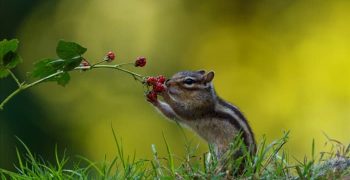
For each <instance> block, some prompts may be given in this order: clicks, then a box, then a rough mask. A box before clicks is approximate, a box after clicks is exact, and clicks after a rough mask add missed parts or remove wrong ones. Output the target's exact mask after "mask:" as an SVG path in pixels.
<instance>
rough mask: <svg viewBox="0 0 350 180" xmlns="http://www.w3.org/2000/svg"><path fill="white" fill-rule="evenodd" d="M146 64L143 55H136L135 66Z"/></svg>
mask: <svg viewBox="0 0 350 180" xmlns="http://www.w3.org/2000/svg"><path fill="white" fill-rule="evenodd" d="M145 65H146V58H145V57H142V56H140V57H137V59H136V61H135V67H143V66H145Z"/></svg>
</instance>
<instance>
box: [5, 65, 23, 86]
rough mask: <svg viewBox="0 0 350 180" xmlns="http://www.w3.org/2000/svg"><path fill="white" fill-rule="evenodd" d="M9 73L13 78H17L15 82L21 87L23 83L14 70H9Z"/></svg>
mask: <svg viewBox="0 0 350 180" xmlns="http://www.w3.org/2000/svg"><path fill="white" fill-rule="evenodd" d="M7 71H8V72H9V73H10V75H11V77H12V78H13V80H15V82H16V83H17V85H18V87H21V86H22V85H21V83H20V82H19V80H18V78H17V77H16V75H15V74H13V72H12V71H11V70H9V69H8V70H7Z"/></svg>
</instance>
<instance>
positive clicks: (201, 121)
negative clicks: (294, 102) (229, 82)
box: [153, 70, 256, 156]
mask: <svg viewBox="0 0 350 180" xmlns="http://www.w3.org/2000/svg"><path fill="white" fill-rule="evenodd" d="M213 78H214V72H212V71H211V72H208V73H206V72H205V71H203V70H200V71H183V72H178V73H176V74H175V75H174V76H173V77H172V78H170V79H169V80H167V82H166V83H165V85H166V87H167V88H166V91H164V92H163V93H162V94H161V96H162V97H163V99H164V101H159V100H157V101H156V102H153V105H154V106H155V107H156V108H157V109H158V110H159V111H160V112H161V113H162V114H164V115H165V116H166V117H168V118H169V119H171V120H175V121H178V122H180V123H181V124H184V125H186V126H188V127H190V128H191V129H192V130H194V131H195V132H196V133H198V134H199V135H200V136H201V137H202V138H203V139H205V140H206V141H207V142H208V143H210V144H213V145H215V146H216V148H217V155H218V156H221V155H222V154H223V153H224V152H225V151H226V150H227V148H228V145H229V143H230V142H231V141H232V139H233V138H234V137H235V136H236V135H237V134H238V133H239V132H242V137H243V140H244V143H245V145H246V146H247V147H248V150H249V151H250V152H251V153H252V154H254V153H255V151H256V144H255V139H254V134H253V132H252V130H251V128H250V126H249V124H248V122H247V120H246V119H245V117H244V116H243V115H242V113H241V112H240V111H239V110H238V109H237V108H236V107H235V106H233V105H231V104H230V103H228V102H226V101H224V100H222V99H221V98H220V97H218V96H217V94H216V92H215V90H214V87H213V84H212V80H213Z"/></svg>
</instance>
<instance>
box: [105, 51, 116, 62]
mask: <svg viewBox="0 0 350 180" xmlns="http://www.w3.org/2000/svg"><path fill="white" fill-rule="evenodd" d="M114 59H115V54H114V52H112V51H109V52H108V53H107V55H106V61H108V62H111V61H113V60H114Z"/></svg>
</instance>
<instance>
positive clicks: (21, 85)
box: [0, 61, 144, 110]
mask: <svg viewBox="0 0 350 180" xmlns="http://www.w3.org/2000/svg"><path fill="white" fill-rule="evenodd" d="M102 62H103V61H101V62H99V63H96V64H94V65H91V66H82V67H80V66H79V67H76V68H74V70H90V69H94V68H111V69H118V70H120V71H123V72H125V73H128V74H130V75H131V76H133V77H134V78H135V80H137V81H139V82H141V83H142V82H143V79H144V76H142V75H140V74H137V73H134V72H132V71H129V70H127V69H124V68H121V66H123V65H127V64H133V63H123V64H117V65H99V64H100V63H102ZM9 73H10V74H11V76H12V78H13V79H14V80H15V81H16V83H17V85H18V88H17V89H16V90H15V91H13V92H12V93H11V94H10V95H9V96H7V97H6V98H5V100H3V101H2V102H1V104H0V110H2V109H3V108H4V106H5V104H6V103H7V102H8V101H9V100H10V99H12V98H13V97H14V96H15V95H17V94H18V93H20V92H21V91H23V90H25V89H28V88H30V87H32V86H35V85H37V84H39V83H42V82H44V81H46V80H48V79H50V78H52V77H55V76H57V75H59V74H62V73H64V71H62V70H60V71H57V72H55V73H53V74H50V75H48V76H46V77H44V78H41V79H39V80H37V81H34V82H32V83H30V84H24V83H20V82H19V80H18V78H17V77H16V76H15V74H13V73H12V72H11V71H10V70H9Z"/></svg>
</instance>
